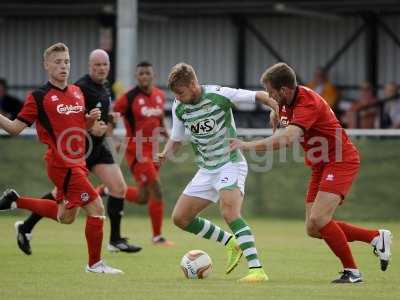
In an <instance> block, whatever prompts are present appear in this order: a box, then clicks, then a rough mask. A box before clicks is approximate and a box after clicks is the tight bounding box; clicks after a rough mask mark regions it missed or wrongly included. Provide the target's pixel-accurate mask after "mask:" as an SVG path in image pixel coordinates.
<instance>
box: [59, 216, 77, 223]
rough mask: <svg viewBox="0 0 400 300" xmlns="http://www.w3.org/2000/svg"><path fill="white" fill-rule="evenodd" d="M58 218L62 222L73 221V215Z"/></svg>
mask: <svg viewBox="0 0 400 300" xmlns="http://www.w3.org/2000/svg"><path fill="white" fill-rule="evenodd" d="M59 220H60V223H62V224H67V225H68V224H72V223H74V221H75V215H63V216H62V217H61V218H60V219H59Z"/></svg>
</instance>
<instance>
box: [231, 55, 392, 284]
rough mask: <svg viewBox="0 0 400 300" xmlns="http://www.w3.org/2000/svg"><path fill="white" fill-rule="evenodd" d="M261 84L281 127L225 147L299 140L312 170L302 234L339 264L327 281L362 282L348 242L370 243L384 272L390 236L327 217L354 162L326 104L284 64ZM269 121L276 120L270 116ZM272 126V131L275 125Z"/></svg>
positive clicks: (251, 147) (351, 174)
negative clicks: (277, 109) (320, 241)
mask: <svg viewBox="0 0 400 300" xmlns="http://www.w3.org/2000/svg"><path fill="white" fill-rule="evenodd" d="M261 83H262V84H263V85H264V86H265V88H266V89H267V91H268V93H269V94H270V96H271V97H272V98H274V99H276V100H277V101H278V103H279V106H280V124H281V125H282V127H285V128H286V129H285V130H280V131H278V132H276V133H275V134H274V135H272V136H271V137H269V138H266V139H263V140H258V141H251V142H243V141H241V140H239V139H233V140H232V141H231V149H242V150H277V149H280V148H284V147H287V146H290V145H291V144H292V143H293V142H295V141H299V142H300V144H301V146H302V147H303V149H304V151H305V155H306V157H305V160H306V164H307V165H309V166H310V167H311V170H312V174H311V178H310V181H309V185H308V192H307V196H306V201H305V202H306V227H307V234H308V235H309V236H311V237H313V238H319V239H323V240H324V241H325V242H326V244H327V245H328V247H329V248H330V249H331V251H332V252H333V253H334V254H335V255H336V256H337V257H338V258H339V259H340V261H341V263H342V265H343V272H342V275H341V276H340V278H338V279H336V280H334V281H332V283H358V282H362V277H361V273H360V272H359V269H358V267H357V265H356V263H355V261H354V258H353V255H352V253H351V250H350V247H349V244H348V242H352V241H361V242H365V243H369V244H371V245H372V247H373V249H374V253H375V254H376V255H377V256H378V257H379V259H380V263H381V269H382V271H385V270H386V268H387V266H388V264H389V259H390V254H391V253H390V245H391V241H392V236H391V232H390V231H389V230H385V229H380V230H377V229H367V228H362V227H358V226H355V225H352V224H350V223H347V222H343V221H338V220H335V219H333V215H334V213H335V210H336V209H337V207H338V206H339V205H340V204H341V203H342V202H343V200H344V198H345V196H346V195H347V193H348V191H349V189H350V187H351V185H352V183H353V182H354V180H355V178H356V176H357V174H358V171H359V168H360V158H359V154H358V151H357V149H356V147H355V146H354V145H353V144H352V142H351V140H350V139H349V138H348V136H347V135H346V133H345V131H344V129H343V128H342V127H341V125H340V124H339V122H338V120H337V119H336V117H335V115H334V113H333V112H332V110H331V109H330V108H329V105H328V104H327V103H326V101H324V99H323V98H321V97H320V96H319V95H318V94H317V93H315V92H314V91H312V90H310V89H308V88H306V87H303V86H300V85H297V81H296V75H295V72H294V70H293V69H292V68H291V67H289V66H288V65H287V64H284V63H278V64H275V65H273V66H272V67H270V68H268V69H267V70H266V71H265V72H264V74H263V75H262V77H261ZM272 120H279V119H278V116H276V115H273V116H272ZM273 123H274V124H273V127H274V129H275V128H276V126H277V122H276V121H275V122H273Z"/></svg>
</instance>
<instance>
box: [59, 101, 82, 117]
mask: <svg viewBox="0 0 400 300" xmlns="http://www.w3.org/2000/svg"><path fill="white" fill-rule="evenodd" d="M75 104H76V105H67V104H59V105H57V112H58V113H59V114H63V115H69V114H77V113H80V112H83V106H82V105H79V104H78V102H77V103H75Z"/></svg>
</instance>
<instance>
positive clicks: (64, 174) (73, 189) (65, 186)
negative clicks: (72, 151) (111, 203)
mask: <svg viewBox="0 0 400 300" xmlns="http://www.w3.org/2000/svg"><path fill="white" fill-rule="evenodd" d="M47 174H48V176H49V178H50V179H51V181H52V182H53V183H54V185H55V186H56V188H57V195H56V201H57V202H58V203H60V202H61V201H63V200H64V203H65V207H66V208H67V209H70V208H74V207H82V206H85V205H86V204H88V203H90V202H92V201H94V200H96V199H97V198H98V197H99V195H98V193H97V192H96V190H95V189H94V187H93V186H92V184H91V183H90V181H89V179H88V177H87V175H88V170H87V169H86V168H85V167H80V166H76V167H70V168H59V167H54V166H50V165H47Z"/></svg>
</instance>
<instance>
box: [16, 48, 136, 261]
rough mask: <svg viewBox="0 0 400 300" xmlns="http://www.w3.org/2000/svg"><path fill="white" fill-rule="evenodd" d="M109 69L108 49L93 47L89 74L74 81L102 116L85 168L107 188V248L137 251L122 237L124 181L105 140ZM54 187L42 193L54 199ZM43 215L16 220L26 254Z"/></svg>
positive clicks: (94, 130) (109, 117)
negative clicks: (34, 230)
mask: <svg viewBox="0 0 400 300" xmlns="http://www.w3.org/2000/svg"><path fill="white" fill-rule="evenodd" d="M109 71H110V60H109V57H108V54H107V52H105V51H104V50H101V49H96V50H94V51H92V52H91V53H90V56H89V74H87V75H85V76H83V77H82V78H80V79H79V80H78V81H77V82H76V83H75V85H77V86H79V87H80V89H81V90H82V92H83V94H84V96H85V105H86V111H90V110H92V109H93V108H99V109H100V110H101V118H100V119H99V120H98V121H97V122H96V124H95V126H93V127H92V128H91V130H90V131H89V138H88V140H87V142H86V145H87V148H88V149H87V151H88V152H87V158H86V166H87V168H88V169H89V170H90V171H91V172H92V173H93V174H95V175H96V176H97V177H98V178H99V179H100V180H101V181H102V183H103V184H104V185H105V186H106V187H107V189H108V195H109V196H108V201H107V214H108V216H109V218H110V225H111V226H110V227H111V234H110V242H109V244H108V250H110V251H115V252H117V251H123V252H138V251H140V250H141V248H140V247H138V246H135V245H131V244H129V243H128V241H127V239H126V238H123V237H121V233H120V228H121V218H122V215H123V207H124V198H125V192H126V183H125V180H124V177H123V175H122V172H121V169H120V167H119V165H118V164H116V163H115V162H114V158H113V156H112V153H111V151H110V146H109V145H108V143H107V141H106V133H107V129H108V125H109V122H110V121H112V119H113V115H112V114H110V105H111V93H110V90H109V88H108V86H107V84H108V82H107V76H108V74H109ZM53 195H54V191H53V192H51V193H48V194H46V195H45V196H43V198H45V199H54V196H53ZM41 218H42V217H41V216H39V215H37V214H31V215H30V216H29V217H28V218H27V219H26V220H25V221H23V222H22V221H18V222H16V223H15V228H16V230H17V242H18V246H19V248H20V249H21V250H22V251H23V252H24V253H25V254H27V255H30V254H31V253H32V251H31V246H30V239H31V235H32V234H31V231H32V229H33V227H34V226H35V225H36V223H37V222H39V220H40V219H41Z"/></svg>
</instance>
